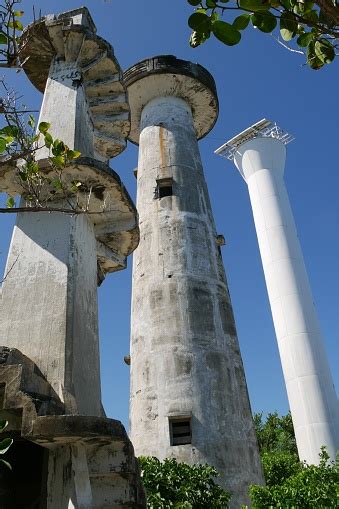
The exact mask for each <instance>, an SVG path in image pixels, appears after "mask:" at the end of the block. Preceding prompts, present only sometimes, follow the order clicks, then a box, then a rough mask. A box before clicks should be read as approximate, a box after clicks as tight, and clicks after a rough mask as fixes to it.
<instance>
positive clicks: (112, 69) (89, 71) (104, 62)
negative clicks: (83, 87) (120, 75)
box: [83, 54, 120, 81]
mask: <svg viewBox="0 0 339 509" xmlns="http://www.w3.org/2000/svg"><path fill="white" fill-rule="evenodd" d="M117 72H120V67H119V65H118V64H117V62H116V61H115V59H114V60H112V58H109V57H108V56H107V54H106V55H105V54H102V55H101V58H98V59H97V60H95V61H92V62H91V64H88V66H86V67H85V68H83V73H84V79H85V80H86V81H88V80H95V79H98V78H101V79H104V78H109V77H111V76H112V74H116V73H117Z"/></svg>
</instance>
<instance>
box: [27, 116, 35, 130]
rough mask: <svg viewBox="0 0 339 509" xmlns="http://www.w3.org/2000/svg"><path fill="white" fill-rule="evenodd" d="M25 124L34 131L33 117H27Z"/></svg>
mask: <svg viewBox="0 0 339 509" xmlns="http://www.w3.org/2000/svg"><path fill="white" fill-rule="evenodd" d="M27 124H28V125H29V127H31V128H32V129H34V126H35V118H34V117H33V115H30V116H29V118H28V122H27Z"/></svg>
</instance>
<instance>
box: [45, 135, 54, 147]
mask: <svg viewBox="0 0 339 509" xmlns="http://www.w3.org/2000/svg"><path fill="white" fill-rule="evenodd" d="M52 144H53V138H52V136H51V135H50V134H49V133H45V145H46V147H47V148H50V147H51V146H52Z"/></svg>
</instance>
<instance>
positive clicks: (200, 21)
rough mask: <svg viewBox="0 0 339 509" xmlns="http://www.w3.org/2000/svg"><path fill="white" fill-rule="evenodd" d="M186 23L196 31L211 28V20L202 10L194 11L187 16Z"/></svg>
mask: <svg viewBox="0 0 339 509" xmlns="http://www.w3.org/2000/svg"><path fill="white" fill-rule="evenodd" d="M188 25H189V27H190V28H192V30H195V31H196V32H202V33H205V32H209V31H210V29H211V20H210V18H209V16H207V14H204V13H203V12H194V13H193V14H191V16H190V17H189V18H188Z"/></svg>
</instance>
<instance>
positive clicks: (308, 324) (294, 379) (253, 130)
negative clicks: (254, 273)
mask: <svg viewBox="0 0 339 509" xmlns="http://www.w3.org/2000/svg"><path fill="white" fill-rule="evenodd" d="M289 141H291V136H290V135H289V134H288V133H286V132H285V131H283V130H282V129H280V128H279V127H277V126H276V124H274V123H273V122H270V121H268V120H266V119H263V120H261V121H260V122H257V123H256V124H254V125H253V126H251V127H249V128H248V129H246V130H245V131H243V132H242V133H240V134H238V135H237V136H235V137H234V138H232V139H231V140H230V141H228V142H227V143H225V144H224V145H223V146H222V147H220V148H219V149H217V150H216V153H217V154H219V155H221V156H225V157H227V158H228V159H230V160H233V161H234V164H235V165H236V167H237V168H238V170H239V172H240V174H241V176H242V177H243V178H244V180H245V181H246V183H247V185H248V191H249V195H250V199H251V205H252V210H253V217H254V222H255V227H256V231H257V237H258V242H259V248H260V254H261V260H262V264H263V269H264V273H265V279H266V285H267V291H268V296H269V299H270V305H271V311H272V316H273V321H274V327H275V332H276V336H277V340H278V347H279V352H280V359H281V364H282V368H283V372H284V377H285V383H286V389H287V395H288V400H289V404H290V409H291V414H292V419H293V425H294V430H295V435H296V440H297V446H298V452H299V456H300V459H301V460H306V461H307V463H315V464H316V463H318V462H319V452H320V448H321V446H322V445H325V446H326V447H327V451H328V453H329V454H330V456H331V458H332V459H333V460H335V456H336V451H337V450H338V449H339V406H338V399H337V395H336V392H335V388H334V384H333V380H332V377H331V372H330V367H329V364H328V360H327V356H326V352H325V348H324V344H323V338H322V333H321V330H320V326H319V322H318V317H317V313H316V309H315V306H314V302H313V297H312V291H311V287H310V283H309V280H308V276H307V272H306V268H305V264H304V259H303V254H302V250H301V246H300V242H299V239H298V235H297V230H296V226H295V223H294V219H293V214H292V210H291V206H290V203H289V199H288V195H287V191H286V187H285V184H284V180H283V177H284V167H285V159H286V148H285V145H286V144H287V143H288V142H289Z"/></svg>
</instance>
